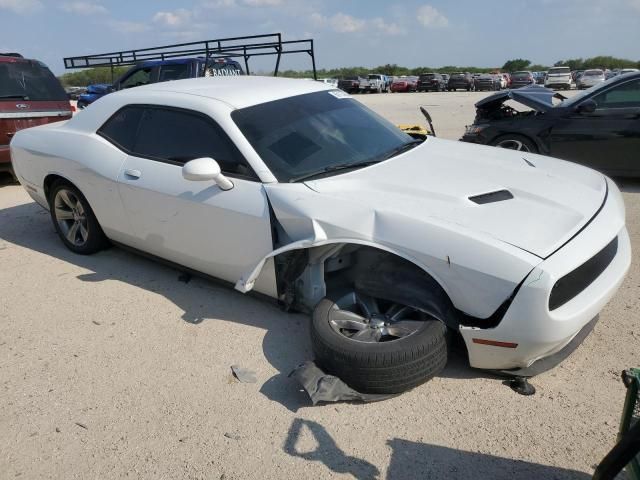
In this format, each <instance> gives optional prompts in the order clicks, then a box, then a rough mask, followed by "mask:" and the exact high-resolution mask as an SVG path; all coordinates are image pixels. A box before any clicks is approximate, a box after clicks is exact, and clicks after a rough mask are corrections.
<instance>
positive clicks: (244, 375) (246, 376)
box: [231, 365, 257, 383]
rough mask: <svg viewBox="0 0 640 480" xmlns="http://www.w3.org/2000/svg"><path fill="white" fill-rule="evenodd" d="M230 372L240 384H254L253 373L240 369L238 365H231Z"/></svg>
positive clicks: (254, 377) (254, 376) (254, 375)
mask: <svg viewBox="0 0 640 480" xmlns="http://www.w3.org/2000/svg"><path fill="white" fill-rule="evenodd" d="M231 371H232V372H233V376H234V377H236V378H237V379H238V381H239V382H241V383H256V382H257V380H256V374H255V372H253V371H251V370H248V369H246V368H242V367H240V366H239V365H231Z"/></svg>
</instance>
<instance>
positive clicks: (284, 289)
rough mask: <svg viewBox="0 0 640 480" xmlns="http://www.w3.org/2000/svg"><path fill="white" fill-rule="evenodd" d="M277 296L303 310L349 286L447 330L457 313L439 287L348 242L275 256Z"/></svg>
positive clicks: (387, 255) (416, 270)
mask: <svg viewBox="0 0 640 480" xmlns="http://www.w3.org/2000/svg"><path fill="white" fill-rule="evenodd" d="M275 264H276V272H277V280H278V294H279V298H280V300H281V302H282V303H283V304H284V305H285V307H286V308H295V309H296V310H301V311H305V312H310V311H312V310H313V308H314V307H315V305H316V304H317V303H318V302H319V301H320V300H321V299H322V298H324V297H325V296H327V294H329V293H332V292H335V291H339V290H340V289H345V288H352V289H356V290H358V291H363V292H366V293H369V294H371V295H373V296H376V297H377V298H384V299H386V300H390V301H396V302H398V303H403V304H405V305H408V306H411V307H414V308H417V309H420V310H423V311H426V312H427V313H430V314H432V315H433V316H435V317H436V318H439V319H440V320H442V321H443V322H445V323H446V324H447V326H449V327H451V328H457V327H458V325H459V321H458V315H457V311H456V310H455V308H454V307H453V304H452V303H451V300H450V299H449V297H448V296H447V294H446V292H445V290H444V289H443V288H442V286H441V285H440V284H439V283H438V282H437V281H436V280H435V279H434V278H433V277H432V276H430V275H429V274H428V273H427V272H425V271H424V270H423V269H422V268H421V267H419V266H418V265H415V264H414V263H412V262H410V261H409V260H406V259H404V258H402V257H400V256H398V255H396V254H394V253H391V252H388V251H385V250H382V249H379V248H375V247H371V246H368V245H359V244H352V243H336V244H329V245H323V246H319V247H312V248H307V249H300V250H292V251H289V252H286V253H283V254H280V255H278V256H277V257H276V258H275Z"/></svg>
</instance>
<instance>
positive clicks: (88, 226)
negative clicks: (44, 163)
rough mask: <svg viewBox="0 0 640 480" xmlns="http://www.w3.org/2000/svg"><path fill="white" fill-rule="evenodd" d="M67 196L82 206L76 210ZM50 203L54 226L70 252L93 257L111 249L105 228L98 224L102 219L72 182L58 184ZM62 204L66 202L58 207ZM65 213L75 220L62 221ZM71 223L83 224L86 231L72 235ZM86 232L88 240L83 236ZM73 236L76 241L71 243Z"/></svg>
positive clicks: (50, 196)
mask: <svg viewBox="0 0 640 480" xmlns="http://www.w3.org/2000/svg"><path fill="white" fill-rule="evenodd" d="M63 193H66V196H67V198H68V199H69V200H70V201H71V203H72V204H73V203H75V204H76V205H78V204H79V205H80V207H78V208H77V209H73V208H72V206H71V205H70V204H69V203H65V202H64V200H63V196H64V195H63ZM48 201H49V211H50V213H51V220H52V221H53V226H54V228H55V229H56V232H58V235H59V236H60V239H61V240H62V243H64V245H65V246H66V247H67V248H68V249H69V250H71V251H72V252H74V253H78V254H80V255H90V254H92V253H97V252H99V251H100V250H103V249H105V248H106V247H108V246H109V239H108V238H107V236H106V235H105V234H104V232H103V231H102V227H101V226H100V224H99V223H98V219H97V218H96V216H95V214H94V213H93V210H92V209H91V206H90V205H89V202H88V201H87V199H86V198H85V197H84V195H82V193H81V192H80V190H78V189H77V188H76V187H75V186H74V185H72V184H71V183H70V182H67V181H64V180H58V181H56V182H54V183H53V185H52V186H51V189H50V190H49V198H48ZM58 202H62V203H61V204H60V205H59V206H58V205H57V203H58ZM76 202H77V203H76ZM63 211H65V212H68V213H69V214H71V215H72V216H73V218H69V219H63V218H60V216H61V215H62V212H63ZM76 219H77V220H76ZM69 223H71V224H74V223H78V224H79V225H80V224H82V228H80V227H78V228H76V230H75V232H76V233H75V234H73V235H72V234H71V231H72V228H73V226H68V224H69ZM65 225H67V227H66V228H67V229H68V230H67V231H64V230H65ZM83 232H86V238H85V237H84V236H83ZM70 237H73V238H75V240H74V242H72V241H71V240H70Z"/></svg>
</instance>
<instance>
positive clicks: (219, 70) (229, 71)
mask: <svg viewBox="0 0 640 480" xmlns="http://www.w3.org/2000/svg"><path fill="white" fill-rule="evenodd" d="M238 75H244V72H243V71H242V68H241V67H240V64H239V63H237V62H230V61H225V62H221V61H219V60H215V59H214V60H209V61H208V62H207V66H206V69H205V71H204V75H203V76H204V77H234V76H238Z"/></svg>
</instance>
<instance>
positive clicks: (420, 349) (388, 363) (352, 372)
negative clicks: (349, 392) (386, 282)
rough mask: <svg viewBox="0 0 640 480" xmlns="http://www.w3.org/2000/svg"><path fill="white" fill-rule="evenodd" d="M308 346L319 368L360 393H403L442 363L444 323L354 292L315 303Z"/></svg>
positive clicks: (444, 347)
mask: <svg viewBox="0 0 640 480" xmlns="http://www.w3.org/2000/svg"><path fill="white" fill-rule="evenodd" d="M311 341H312V346H313V351H314V354H315V358H316V362H317V363H318V365H319V366H320V367H321V368H323V369H324V370H325V371H326V372H327V373H330V374H332V375H335V376H337V377H339V378H341V379H342V380H343V381H344V382H345V383H346V384H347V385H349V386H350V387H352V388H354V389H355V390H358V391H360V392H363V393H400V392H404V391H406V390H409V389H411V388H414V387H416V386H418V385H420V384H422V383H424V382H426V381H427V380H429V379H430V378H432V377H433V376H434V375H436V374H438V373H439V372H440V371H441V370H442V369H443V368H444V367H445V365H446V363H447V355H448V342H447V327H446V326H445V325H444V323H442V322H441V321H439V320H436V319H434V318H433V317H430V316H429V315H427V314H425V313H423V312H421V311H419V310H416V309H414V308H411V307H408V306H406V305H400V304H397V303H394V302H389V301H385V300H379V299H375V298H373V297H370V296H367V295H364V294H360V293H356V292H350V293H347V294H345V295H343V296H342V297H340V298H338V299H337V300H333V299H330V298H324V299H323V300H321V301H320V303H318V305H317V306H316V308H315V310H314V312H313V321H312V324H311Z"/></svg>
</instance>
